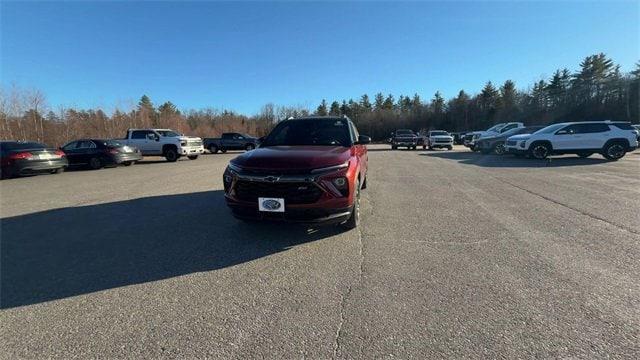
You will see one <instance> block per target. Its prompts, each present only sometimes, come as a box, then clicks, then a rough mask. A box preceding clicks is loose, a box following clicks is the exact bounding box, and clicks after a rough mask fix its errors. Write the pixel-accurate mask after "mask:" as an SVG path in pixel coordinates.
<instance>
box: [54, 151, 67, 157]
mask: <svg viewBox="0 0 640 360" xmlns="http://www.w3.org/2000/svg"><path fill="white" fill-rule="evenodd" d="M55 153H56V155H58V156H60V157H65V156H66V154H65V153H64V151H62V150H56V152H55Z"/></svg>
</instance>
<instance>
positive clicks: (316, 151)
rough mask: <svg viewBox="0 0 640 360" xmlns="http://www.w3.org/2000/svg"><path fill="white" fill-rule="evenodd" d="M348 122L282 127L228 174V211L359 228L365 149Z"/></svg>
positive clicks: (319, 120) (311, 121) (294, 122)
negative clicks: (229, 209)
mask: <svg viewBox="0 0 640 360" xmlns="http://www.w3.org/2000/svg"><path fill="white" fill-rule="evenodd" d="M370 141H371V139H370V138H369V137H368V136H364V135H359V134H358V130H357V129H356V127H355V126H354V124H353V123H352V122H351V120H349V118H347V117H308V118H300V119H290V120H285V121H282V122H280V123H279V124H278V125H277V126H276V127H275V128H274V129H273V130H272V131H271V133H270V134H269V135H268V136H267V137H265V138H264V139H262V141H261V143H260V146H259V147H258V148H257V149H255V150H254V151H250V152H247V153H245V154H243V155H240V156H238V157H236V158H235V159H233V160H231V162H230V163H229V166H228V167H227V169H226V170H225V172H224V177H223V181H224V190H225V198H226V200H227V205H229V207H230V208H231V210H232V211H233V215H234V216H236V217H237V218H240V219H258V220H285V221H291V222H302V223H340V224H343V225H344V226H345V227H347V228H355V227H356V226H357V225H358V221H359V212H360V190H361V189H364V188H365V187H366V185H367V148H366V146H364V145H365V144H368V143H369V142H370Z"/></svg>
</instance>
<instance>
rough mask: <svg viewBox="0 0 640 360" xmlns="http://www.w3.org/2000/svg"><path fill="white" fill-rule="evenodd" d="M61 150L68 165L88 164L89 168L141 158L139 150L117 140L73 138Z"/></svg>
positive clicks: (129, 161) (126, 164)
mask: <svg viewBox="0 0 640 360" xmlns="http://www.w3.org/2000/svg"><path fill="white" fill-rule="evenodd" d="M61 150H62V151H64V153H65V154H66V155H67V159H68V160H69V165H70V166H88V167H89V168H91V169H100V168H102V167H104V166H115V165H119V164H122V165H125V166H129V165H132V164H134V163H135V162H136V161H138V160H141V159H142V153H141V152H140V150H138V149H137V148H135V147H132V146H128V145H125V144H123V143H121V142H120V141H118V140H104V139H82V140H75V141H72V142H70V143H68V144H66V145H65V146H63V147H62V148H61Z"/></svg>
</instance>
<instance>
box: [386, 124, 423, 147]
mask: <svg viewBox="0 0 640 360" xmlns="http://www.w3.org/2000/svg"><path fill="white" fill-rule="evenodd" d="M399 147H406V148H407V149H414V150H415V149H416V148H417V147H418V135H416V134H415V133H414V132H413V130H409V129H398V130H396V131H395V132H393V133H391V149H392V150H396V149H397V148H399Z"/></svg>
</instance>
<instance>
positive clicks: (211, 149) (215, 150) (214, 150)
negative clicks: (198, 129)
mask: <svg viewBox="0 0 640 360" xmlns="http://www.w3.org/2000/svg"><path fill="white" fill-rule="evenodd" d="M209 152H210V153H212V154H217V153H218V147H217V146H215V145H209Z"/></svg>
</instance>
